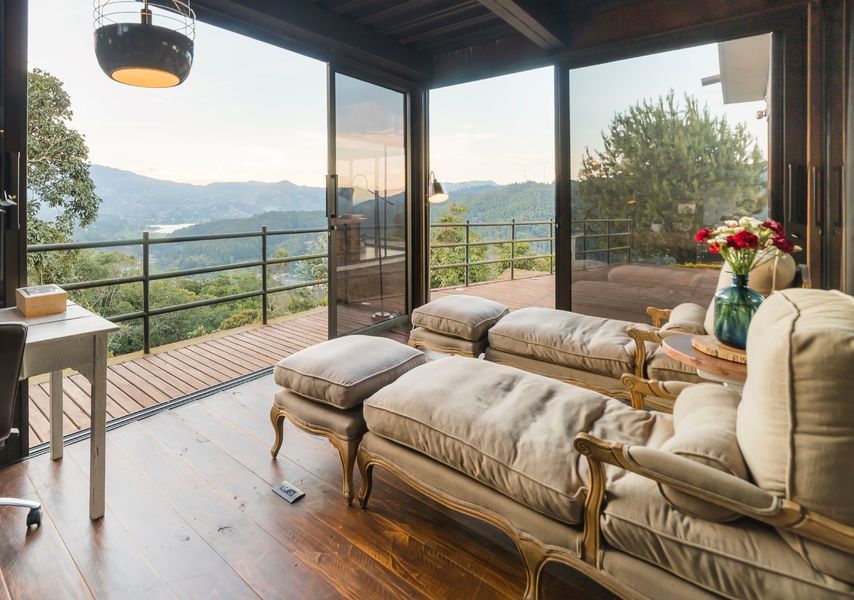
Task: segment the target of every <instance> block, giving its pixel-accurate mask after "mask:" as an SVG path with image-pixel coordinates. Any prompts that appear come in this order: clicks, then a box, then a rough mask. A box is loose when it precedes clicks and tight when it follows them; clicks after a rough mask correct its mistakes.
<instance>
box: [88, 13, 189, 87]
mask: <svg viewBox="0 0 854 600" xmlns="http://www.w3.org/2000/svg"><path fill="white" fill-rule="evenodd" d="M195 37H196V15H195V13H194V12H193V9H192V8H190V3H189V0H188V1H186V2H185V1H178V0H153V1H150V0H136V1H135V0H95V56H97V57H98V64H99V65H100V66H101V69H102V70H103V71H104V73H106V74H107V76H108V77H109V78H110V79H113V80H114V81H118V82H119V83H124V84H127V85H133V86H137V87H145V88H167V87H174V86H176V85H179V84H181V83H182V82H183V81H184V80H185V79H187V76H188V75H189V74H190V68H191V67H192V66H193V44H194V42H193V40H194V39H195Z"/></svg>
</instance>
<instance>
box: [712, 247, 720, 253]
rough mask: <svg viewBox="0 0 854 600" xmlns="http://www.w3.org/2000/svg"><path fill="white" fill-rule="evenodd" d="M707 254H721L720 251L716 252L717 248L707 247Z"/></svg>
mask: <svg viewBox="0 0 854 600" xmlns="http://www.w3.org/2000/svg"><path fill="white" fill-rule="evenodd" d="M709 252H711V253H712V254H720V253H721V251H720V250H718V247H717V246H709Z"/></svg>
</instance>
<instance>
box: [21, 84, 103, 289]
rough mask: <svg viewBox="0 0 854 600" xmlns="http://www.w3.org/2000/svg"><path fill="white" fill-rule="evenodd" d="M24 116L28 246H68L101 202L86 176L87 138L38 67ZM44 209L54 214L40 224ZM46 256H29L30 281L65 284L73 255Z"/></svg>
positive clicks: (58, 88)
mask: <svg viewBox="0 0 854 600" xmlns="http://www.w3.org/2000/svg"><path fill="white" fill-rule="evenodd" d="M27 113H28V114H27V116H28V122H27V146H28V148H27V186H28V189H29V197H28V201H27V230H28V233H27V242H28V243H30V244H51V243H63V242H67V241H69V240H70V239H71V235H72V233H73V232H74V228H75V227H78V226H86V225H88V224H89V223H91V222H92V221H94V220H95V218H96V217H97V215H98V206H99V205H100V203H101V199H100V198H99V197H98V195H97V194H96V193H95V184H94V183H93V182H92V178H91V176H90V173H89V160H88V159H89V149H88V148H87V147H86V139H85V138H84V137H83V135H82V134H81V133H80V132H78V131H76V130H75V129H73V128H71V126H70V122H71V119H72V117H73V112H72V111H71V97H70V96H69V95H68V93H67V92H66V91H65V89H64V88H63V85H62V82H61V81H60V80H59V79H57V78H56V77H54V76H53V75H51V74H50V73H47V72H46V71H42V70H41V69H33V70H32V72H31V73H29V75H28V77H27ZM44 208H50V209H52V210H53V211H55V213H56V216H55V217H54V218H53V219H50V220H43V219H42V218H40V216H39V215H40V214H41V212H42V209H44ZM50 254H54V253H46V254H30V255H29V260H30V267H31V271H32V272H33V273H34V274H35V278H36V279H37V280H38V281H39V282H44V281H55V282H62V281H63V280H66V279H67V278H68V277H69V275H70V273H71V272H72V265H73V262H74V257H69V256H65V257H58V256H53V257H51V256H50Z"/></svg>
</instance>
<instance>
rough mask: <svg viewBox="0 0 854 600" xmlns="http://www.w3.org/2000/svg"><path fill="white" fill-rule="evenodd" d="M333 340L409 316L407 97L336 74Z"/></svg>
mask: <svg viewBox="0 0 854 600" xmlns="http://www.w3.org/2000/svg"><path fill="white" fill-rule="evenodd" d="M330 77H331V78H332V81H330V92H331V96H332V97H331V98H330V108H331V109H332V111H333V112H332V114H331V118H330V124H331V126H332V130H333V131H334V134H333V135H334V140H333V144H331V145H330V151H331V152H332V153H333V155H332V156H331V157H330V167H331V168H333V169H334V171H332V172H333V173H334V175H333V176H332V177H330V188H331V191H332V192H333V193H332V196H331V198H330V206H329V207H328V212H329V221H330V223H329V224H330V245H329V250H330V265H331V267H330V273H331V275H332V277H331V280H330V283H331V285H330V286H329V294H330V297H329V311H330V314H329V318H330V336H338V335H343V334H347V333H352V332H355V331H359V330H362V329H365V328H367V327H370V326H373V325H377V324H379V323H383V322H385V321H389V320H391V319H393V318H395V317H397V316H400V315H403V314H405V313H406V256H407V255H406V250H407V248H406V219H407V212H406V211H407V203H406V197H407V193H406V192H407V190H406V135H405V129H404V123H405V115H406V109H405V97H404V94H403V93H401V92H397V91H394V90H391V89H388V88H385V87H381V86H379V85H375V84H372V83H369V82H366V81H362V80H360V79H355V78H353V77H349V76H347V75H342V74H341V73H335V72H331V73H330Z"/></svg>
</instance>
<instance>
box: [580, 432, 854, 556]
mask: <svg viewBox="0 0 854 600" xmlns="http://www.w3.org/2000/svg"><path fill="white" fill-rule="evenodd" d="M574 446H575V449H576V450H578V451H579V452H580V453H581V454H583V455H584V456H586V457H587V461H588V463H589V465H590V490H589V492H588V495H587V499H586V501H585V505H584V510H585V515H584V534H583V536H582V542H581V544H582V547H581V548H579V553H580V555H581V557H582V559H583V560H585V561H587V562H589V563H592V564H595V561H596V557H597V556H598V554H599V544H600V539H601V532H600V522H599V517H600V515H601V509H602V503H603V501H604V499H605V491H606V490H605V468H604V465H605V464H610V465H614V466H617V467H620V468H622V469H625V470H626V471H630V472H632V473H637V474H638V475H641V476H643V477H646V478H647V479H651V480H653V481H655V482H657V483H660V484H664V485H668V486H670V487H673V488H675V489H678V490H679V491H681V492H684V493H686V494H690V495H692V496H696V497H697V498H701V499H702V500H705V501H707V502H711V503H713V504H717V505H718V506H722V507H724V508H727V509H729V510H732V511H734V512H737V513H739V514H741V515H744V516H745V517H749V518H751V519H755V520H757V521H761V522H763V523H766V524H768V525H772V526H773V527H776V528H778V529H785V530H789V531H791V532H792V533H795V534H797V535H799V536H802V537H804V538H807V539H811V540H814V541H817V542H820V543H822V544H825V545H827V546H830V547H832V548H836V549H838V550H842V551H843V552H848V553H854V527H850V526H848V525H845V524H843V523H839V522H838V521H834V520H833V519H829V518H827V517H824V516H822V515H819V514H817V513H814V512H812V511H810V510H809V509H806V508H804V507H803V506H801V505H800V504H798V503H797V502H795V501H793V500H787V499H785V498H780V497H778V496H774V495H772V494H769V493H768V492H766V491H765V490H763V489H762V488H760V487H758V486H756V485H754V484H752V483H750V482H749V481H745V480H743V479H740V478H738V477H735V476H734V475H730V474H728V473H725V472H723V471H719V470H717V469H714V468H712V467H709V466H707V465H704V464H702V463H699V462H696V461H693V460H690V459H688V458H685V457H682V456H679V455H676V454H672V453H670V452H662V451H661V450H655V449H653V448H646V447H644V446H629V445H627V444H622V443H619V442H610V441H606V440H601V439H598V438H596V437H594V436H592V435H590V434H588V433H579V434H578V435H576V436H575V441H574Z"/></svg>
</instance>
